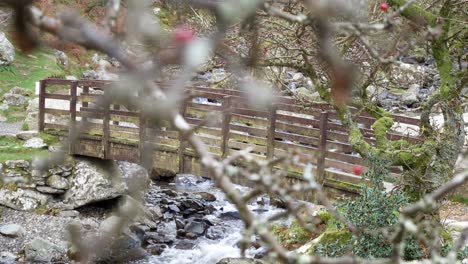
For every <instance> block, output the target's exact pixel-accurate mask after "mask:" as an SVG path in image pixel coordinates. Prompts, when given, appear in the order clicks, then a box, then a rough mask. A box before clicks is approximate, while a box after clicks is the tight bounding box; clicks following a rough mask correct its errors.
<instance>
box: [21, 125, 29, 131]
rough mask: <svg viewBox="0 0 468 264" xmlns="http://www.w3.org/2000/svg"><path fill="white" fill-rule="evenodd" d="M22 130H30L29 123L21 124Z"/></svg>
mask: <svg viewBox="0 0 468 264" xmlns="http://www.w3.org/2000/svg"><path fill="white" fill-rule="evenodd" d="M21 130H23V131H27V130H29V125H28V123H23V124H22V125H21Z"/></svg>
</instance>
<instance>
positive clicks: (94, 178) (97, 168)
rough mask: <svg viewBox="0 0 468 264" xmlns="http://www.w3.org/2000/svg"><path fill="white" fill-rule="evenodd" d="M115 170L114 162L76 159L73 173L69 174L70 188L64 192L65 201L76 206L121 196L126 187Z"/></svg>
mask: <svg viewBox="0 0 468 264" xmlns="http://www.w3.org/2000/svg"><path fill="white" fill-rule="evenodd" d="M103 168H105V169H103ZM115 171H116V168H115V163H114V162H109V161H100V160H91V159H89V160H88V159H82V160H78V161H77V162H76V165H75V173H74V175H72V176H70V181H69V183H70V189H68V190H67V191H66V193H65V202H66V203H68V204H69V205H70V206H72V207H73V208H77V207H80V206H83V205H86V204H89V203H93V202H98V201H105V200H110V199H113V198H117V197H119V196H122V195H123V194H124V193H125V191H126V189H127V188H126V185H125V183H124V182H123V181H122V180H121V179H120V177H119V175H118V173H114V172H115Z"/></svg>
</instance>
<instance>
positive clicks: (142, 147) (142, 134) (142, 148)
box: [138, 113, 147, 165]
mask: <svg viewBox="0 0 468 264" xmlns="http://www.w3.org/2000/svg"><path fill="white" fill-rule="evenodd" d="M139 125H140V126H139V134H138V160H139V161H140V164H145V165H146V156H145V154H146V150H147V148H146V137H147V135H146V127H147V122H146V119H145V116H144V114H143V113H140V117H139Z"/></svg>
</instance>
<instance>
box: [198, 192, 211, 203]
mask: <svg viewBox="0 0 468 264" xmlns="http://www.w3.org/2000/svg"><path fill="white" fill-rule="evenodd" d="M194 195H197V196H200V197H201V199H202V200H205V201H207V202H214V201H216V196H214V195H213V194H211V193H208V192H197V193H194Z"/></svg>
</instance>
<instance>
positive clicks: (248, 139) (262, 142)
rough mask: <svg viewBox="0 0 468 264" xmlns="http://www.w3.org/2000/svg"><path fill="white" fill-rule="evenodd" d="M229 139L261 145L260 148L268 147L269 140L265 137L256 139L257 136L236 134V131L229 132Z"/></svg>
mask: <svg viewBox="0 0 468 264" xmlns="http://www.w3.org/2000/svg"><path fill="white" fill-rule="evenodd" d="M229 138H230V139H231V140H235V141H239V142H244V143H250V144H255V145H260V146H266V145H267V140H266V138H264V137H255V136H249V135H244V134H240V133H238V132H235V131H229ZM275 144H276V143H275Z"/></svg>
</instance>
